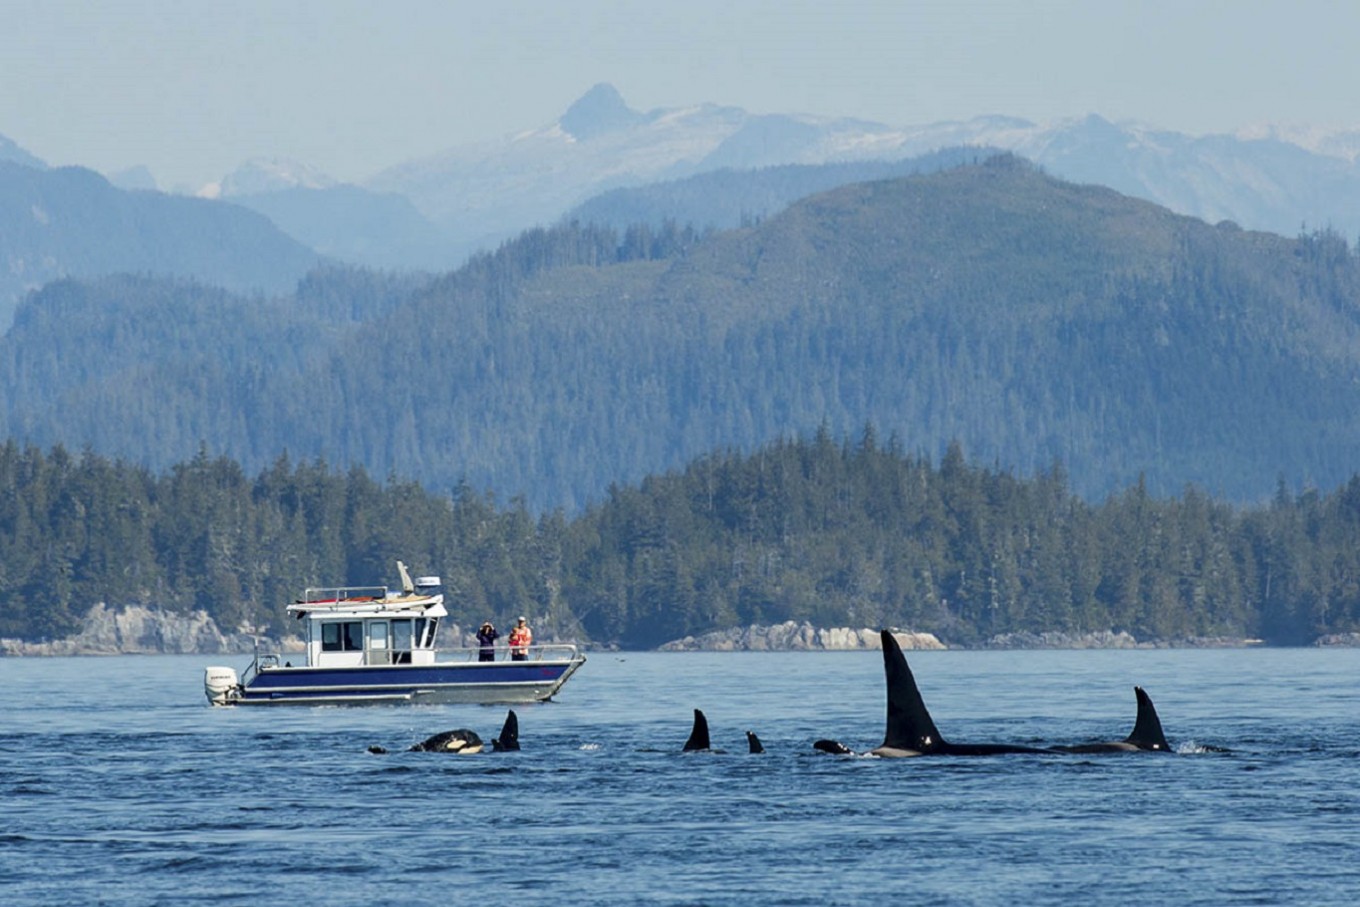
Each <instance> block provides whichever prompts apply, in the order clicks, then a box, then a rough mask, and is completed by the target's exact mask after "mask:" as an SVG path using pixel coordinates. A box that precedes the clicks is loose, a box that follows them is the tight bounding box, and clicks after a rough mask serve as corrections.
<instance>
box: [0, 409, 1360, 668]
mask: <svg viewBox="0 0 1360 907" xmlns="http://www.w3.org/2000/svg"><path fill="white" fill-rule="evenodd" d="M398 558H401V559H403V560H405V561H406V562H407V563H409V564H410V565H411V566H412V569H413V570H416V571H419V572H422V573H425V572H430V573H439V574H442V576H443V577H444V579H445V583H446V586H447V587H448V588H449V590H450V591H451V593H452V594H451V595H450V596H449V597H450V599H451V602H450V604H451V608H450V610H451V613H452V615H453V618H454V619H455V620H457V621H460V622H462V623H464V624H467V623H471V622H475V621H479V620H481V619H483V618H486V617H492V618H494V619H497V620H501V621H503V620H505V619H506V618H508V617H510V616H513V615H515V614H518V613H521V612H527V613H530V614H532V615H534V621H535V623H537V624H538V625H539V627H540V629H541V632H543V633H544V634H545V635H546V634H558V635H561V636H564V637H574V638H578V639H582V640H589V641H592V642H595V643H598V644H618V645H620V646H623V647H651V646H655V645H657V644H660V643H662V642H664V641H667V640H670V639H674V638H678V637H681V636H684V635H688V634H693V633H700V632H705V631H708V630H713V629H719V628H727V627H732V626H741V625H747V624H751V623H773V622H779V621H784V620H790V619H792V620H800V621H801V620H807V621H811V622H812V623H814V624H816V625H820V626H846V625H849V626H856V627H859V626H869V627H875V626H880V625H883V626H898V627H902V628H910V629H914V630H921V631H930V632H934V633H936V634H937V635H939V636H940V637H941V638H942V639H944V640H946V641H947V642H950V643H952V644H962V645H968V644H977V643H980V642H983V641H985V640H987V639H988V638H990V637H992V636H994V635H997V634H1003V633H1009V632H1017V631H1036V632H1037V631H1047V630H1056V631H1068V632H1076V633H1080V632H1087V631H1100V630H1116V631H1118V630H1127V631H1129V632H1131V633H1132V634H1134V635H1135V636H1137V637H1138V638H1140V639H1153V640H1174V639H1184V638H1190V637H1203V636H1227V637H1259V638H1261V639H1264V640H1265V641H1267V642H1269V643H1273V644H1304V643H1308V642H1310V641H1312V640H1313V639H1315V638H1316V637H1318V636H1319V635H1321V634H1326V633H1335V632H1349V631H1356V630H1360V476H1357V477H1353V478H1351V479H1350V481H1348V482H1347V483H1346V484H1344V485H1343V486H1341V487H1340V488H1338V489H1336V490H1335V491H1331V492H1322V491H1316V490H1310V491H1306V492H1304V493H1302V494H1291V493H1290V492H1288V491H1287V490H1286V487H1285V484H1284V483H1283V481H1281V484H1280V487H1279V491H1278V493H1277V494H1276V496H1275V498H1274V500H1272V501H1271V502H1269V503H1268V504H1264V505H1260V506H1253V507H1245V508H1242V507H1235V506H1231V505H1229V504H1226V503H1223V502H1222V501H1219V500H1216V499H1214V498H1213V497H1211V496H1209V495H1208V494H1206V493H1204V492H1202V491H1200V490H1197V489H1195V488H1193V487H1187V488H1186V489H1185V490H1184V491H1183V492H1182V493H1181V494H1179V495H1177V496H1173V497H1155V496H1153V495H1151V494H1149V492H1148V490H1147V488H1146V486H1145V485H1144V484H1143V483H1141V482H1139V483H1136V484H1134V485H1132V486H1131V487H1128V488H1126V489H1124V490H1122V491H1120V492H1118V493H1115V494H1113V495H1111V496H1109V497H1108V498H1107V499H1105V500H1104V501H1103V502H1101V503H1088V502H1086V501H1085V500H1084V499H1083V498H1081V497H1080V496H1078V495H1076V494H1075V493H1074V492H1073V491H1072V490H1071V489H1070V488H1069V486H1068V479H1067V476H1066V473H1065V471H1064V469H1063V467H1062V466H1061V465H1060V464H1057V463H1054V464H1053V465H1052V466H1051V467H1049V468H1048V469H1046V470H1044V471H1041V472H1040V473H1038V474H1036V475H1034V476H1033V477H1029V478H1021V477H1017V476H1016V475H1014V474H1012V473H1010V472H1008V471H1004V470H998V469H989V468H984V467H980V466H977V465H975V464H970V463H969V462H967V460H966V459H965V457H964V455H963V453H962V451H961V449H960V448H959V447H958V446H957V445H952V446H951V447H950V448H949V450H948V451H947V453H946V454H945V455H944V457H943V458H942V459H941V460H940V462H939V463H938V464H936V463H932V462H931V460H930V458H928V457H924V456H921V455H919V454H915V453H911V452H909V451H908V450H907V449H906V447H905V445H904V444H903V443H902V442H901V441H899V440H898V439H896V438H889V439H888V440H887V441H886V442H885V441H882V440H881V439H880V438H879V437H878V435H877V432H876V431H875V430H874V429H873V428H872V427H869V428H865V429H864V430H863V432H862V434H861V435H860V436H859V437H857V438H855V439H850V440H836V439H835V438H833V437H832V435H831V433H830V432H829V431H827V430H826V429H825V428H823V430H821V431H819V432H818V433H816V434H815V436H812V437H809V438H802V439H786V440H782V441H777V442H774V443H772V444H769V445H766V446H764V447H763V448H761V449H759V450H758V451H756V452H754V453H740V452H735V451H726V452H715V453H713V454H710V455H708V456H704V457H701V458H698V459H696V460H694V461H692V462H691V463H689V464H688V465H687V466H686V467H684V468H683V469H681V470H677V471H673V472H670V473H665V474H659V475H654V476H651V477H648V478H646V479H645V480H643V481H642V482H640V483H637V484H634V485H627V486H622V485H616V486H613V487H611V488H610V489H609V491H608V493H607V494H606V495H605V497H604V499H603V500H602V501H601V502H600V503H599V504H597V505H594V506H591V507H589V508H587V509H586V510H585V511H584V512H582V513H580V514H579V515H576V516H574V517H572V518H570V519H569V518H567V516H565V515H564V514H563V513H561V512H552V513H548V514H545V515H542V516H538V517H535V516H533V515H532V514H531V511H530V510H529V508H528V507H527V506H526V504H525V502H524V501H523V500H522V499H515V500H509V501H500V500H498V499H497V498H496V497H495V496H494V495H492V494H490V493H479V492H477V491H474V490H473V489H472V488H470V487H469V486H468V485H467V484H466V483H462V484H460V485H458V486H457V487H456V488H455V489H454V491H453V492H452V494H450V495H436V494H431V493H429V492H428V491H426V490H424V489H423V488H422V486H420V485H418V484H416V483H414V482H410V481H403V480H400V479H397V478H392V477H389V478H387V479H386V480H381V481H380V480H376V479H374V478H372V477H371V476H370V475H368V473H367V472H366V471H365V470H363V469H361V468H357V467H355V468H350V469H347V470H343V471H342V470H337V469H333V468H331V467H329V466H328V465H327V464H325V463H324V462H322V461H312V462H294V461H292V460H290V459H289V458H288V457H287V456H283V457H280V458H278V459H277V460H276V461H275V462H274V463H273V464H272V465H270V466H268V467H267V468H265V469H263V470H261V471H260V472H259V473H258V474H255V475H249V474H247V472H246V471H245V470H244V469H243V468H242V467H241V466H240V465H239V464H238V463H237V462H235V461H234V460H231V459H229V458H227V457H224V456H213V455H211V454H210V453H209V452H208V451H206V450H200V452H199V453H198V455H197V456H195V457H193V458H192V459H190V460H188V461H185V462H182V463H178V464H175V465H174V466H173V467H172V468H170V469H168V470H167V471H165V472H162V473H153V472H151V471H149V470H147V469H146V468H145V467H142V466H139V465H134V464H130V463H127V462H124V461H119V460H109V459H106V458H105V457H102V456H100V455H98V454H96V453H93V452H91V451H85V452H83V453H80V454H72V453H71V452H69V451H67V450H65V449H64V448H62V447H60V446H57V447H53V448H51V449H50V450H47V451H43V450H41V449H39V448H36V447H25V446H20V445H18V444H16V443H14V442H10V443H8V444H6V445H4V446H3V447H0V636H5V637H20V638H26V639H41V638H54V637H60V636H63V635H65V634H68V633H70V632H71V631H72V630H74V629H75V628H76V627H77V625H78V623H79V621H80V619H81V617H82V616H83V614H84V612H85V611H86V610H87V609H88V608H89V607H90V606H91V605H93V604H94V603H96V602H106V603H108V604H109V605H113V606H117V605H128V604H149V605H154V606H158V607H161V608H164V609H167V610H171V611H178V612H187V611H192V610H197V609H203V610H206V611H207V612H208V613H209V614H211V615H212V616H213V617H214V618H215V619H216V620H217V621H218V622H219V624H221V625H222V626H224V627H226V628H235V627H238V626H241V625H251V626H255V627H259V628H263V629H266V630H267V631H269V632H272V633H284V632H287V631H288V628H287V627H285V626H282V625H281V621H282V620H283V605H284V604H285V603H287V602H289V601H291V600H293V598H294V597H295V596H296V595H297V593H298V592H299V591H300V590H301V589H302V588H303V587H305V586H308V585H330V584H336V583H341V582H348V583H355V584H371V583H375V582H379V583H381V582H389V583H390V582H392V581H393V572H394V566H393V563H394V561H395V560H396V559H398Z"/></svg>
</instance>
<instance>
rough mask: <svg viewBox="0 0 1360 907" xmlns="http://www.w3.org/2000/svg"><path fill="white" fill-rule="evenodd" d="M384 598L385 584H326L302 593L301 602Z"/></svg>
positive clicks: (385, 592) (382, 599)
mask: <svg viewBox="0 0 1360 907" xmlns="http://www.w3.org/2000/svg"><path fill="white" fill-rule="evenodd" d="M386 599H387V587H386V586H327V587H322V588H316V589H307V590H306V591H304V592H303V593H302V604H305V605H312V604H327V603H332V602H333V603H339V602H354V601H379V602H380V601H385V600H386Z"/></svg>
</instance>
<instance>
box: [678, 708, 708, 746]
mask: <svg viewBox="0 0 1360 907" xmlns="http://www.w3.org/2000/svg"><path fill="white" fill-rule="evenodd" d="M706 749H709V745H708V719H707V718H705V717H704V713H703V712H701V711H699V710H698V709H695V710H694V730H692V731H690V732H689V739H688V740H686V741H685V750H684V751H685V752H687V753H689V752H693V751H695V750H706Z"/></svg>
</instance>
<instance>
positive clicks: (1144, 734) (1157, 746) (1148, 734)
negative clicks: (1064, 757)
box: [1053, 687, 1171, 753]
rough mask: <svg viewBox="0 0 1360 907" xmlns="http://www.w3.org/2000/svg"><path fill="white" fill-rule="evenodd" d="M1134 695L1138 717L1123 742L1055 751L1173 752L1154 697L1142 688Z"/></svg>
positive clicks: (1116, 741) (1097, 743)
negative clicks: (1153, 702) (1158, 715)
mask: <svg viewBox="0 0 1360 907" xmlns="http://www.w3.org/2000/svg"><path fill="white" fill-rule="evenodd" d="M1133 695H1134V696H1135V697H1136V698H1137V700H1138V717H1137V718H1135V719H1134V721H1133V732H1132V733H1130V734H1129V736H1127V737H1125V738H1124V739H1123V740H1105V741H1100V742H1096V743H1077V744H1073V745H1071V746H1055V747H1053V749H1055V750H1058V751H1059V752H1063V753H1129V752H1139V751H1144V752H1152V753H1169V752H1171V744H1169V743H1167V742H1166V735H1165V734H1163V733H1162V721H1161V719H1160V718H1158V717H1157V709H1156V707H1155V706H1154V705H1153V704H1152V697H1150V696H1148V694H1147V692H1146V691H1145V690H1144V689H1143V688H1142V687H1134V688H1133Z"/></svg>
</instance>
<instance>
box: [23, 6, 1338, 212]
mask: <svg viewBox="0 0 1360 907" xmlns="http://www.w3.org/2000/svg"><path fill="white" fill-rule="evenodd" d="M1357 47H1360V3H1356V2H1353V0H1288V2H1266V0H1240V2H1203V0H1199V2H1197V0H1171V2H1163V0H1153V2H1123V0H1104V2H1102V0H1089V2H1068V0H1029V2H1007V3H1002V2H991V0H946V2H920V3H918V2H910V0H882V2H854V0H851V2H836V0H809V2H802V0H784V2H761V0H674V2H651V3H643V2H621V0H555V2H554V0H545V2H537V3H526V2H518V0H483V2H475V3H474V2H402V0H382V2H358V0H325V2H320V0H317V2H312V0H300V2H299V0H293V2H290V0H269V2H257V0H231V2H221V0H217V2H212V3H206V2H197V0H174V2H162V0H127V2H103V3H101V2H91V0H84V2H69V0H0V135H5V136H8V137H9V138H10V139H12V140H14V141H15V142H17V143H18V144H19V145H20V146H22V147H24V148H26V149H27V150H29V151H30V152H32V153H33V154H35V155H37V156H38V157H40V158H43V159H44V160H46V161H47V162H48V163H50V164H54V165H61V164H82V165H84V166H88V167H92V168H94V169H96V170H101V171H104V172H111V171H116V170H120V169H123V168H127V167H131V166H133V165H136V164H145V165H147V166H148V167H150V168H151V170H152V172H153V173H154V174H155V176H156V178H157V179H158V181H159V182H160V183H161V184H162V185H163V186H176V185H178V186H184V185H189V184H193V185H197V184H201V183H204V182H207V181H210V180H215V179H218V178H220V177H221V176H223V175H225V174H226V173H228V172H230V171H231V170H233V169H235V168H236V167H237V166H238V165H239V164H240V163H241V162H243V161H244V160H246V159H248V158H252V157H286V158H293V159H297V160H300V161H303V162H306V163H309V164H312V165H313V166H316V167H318V168H320V169H322V170H324V171H326V172H327V173H329V174H331V175H332V176H334V177H337V178H340V179H345V180H356V181H357V180H362V179H364V178H366V177H368V176H370V175H372V174H373V173H376V172H377V171H379V170H381V169H383V168H384V167H386V166H388V165H391V164H395V163H398V162H401V161H405V160H410V159H412V158H418V157H424V156H427V155H430V154H433V153H436V152H438V151H441V150H444V149H446V148H450V147H452V146H454V145H459V144H464V143H467V142H475V141H479V140H484V139H491V138H497V137H499V136H502V135H505V134H507V133H512V132H517V131H520V130H524V129H530V128H534V127H537V126H541V125H544V124H546V123H549V122H551V121H553V120H555V119H556V118H557V117H558V116H559V115H560V114H561V113H562V112H563V111H564V110H565V109H566V107H567V106H568V105H569V104H570V103H571V102H572V101H573V100H575V99H576V98H577V97H579V96H580V95H581V94H583V93H584V92H585V91H586V90H587V89H588V88H590V86H591V85H593V84H595V83H596V82H611V83H613V84H614V85H615V86H616V87H617V88H618V90H619V91H620V92H621V93H622V94H623V96H624V98H625V99H626V100H627V102H628V103H629V105H630V106H632V107H634V108H637V109H639V110H648V109H651V108H655V107H678V106H685V105H689V104H694V103H699V102H703V101H712V102H716V103H720V104H730V105H734V106H738V107H743V108H746V109H747V110H750V111H752V112H757V113H815V114H827V115H838V116H856V117H862V118H865V119H870V120H877V121H879V122H884V123H889V124H893V125H906V124H915V123H927V122H933V121H937V120H950V119H967V118H969V117H973V116H976V115H979V114H987V113H1004V114H1010V115H1014V116H1020V117H1025V118H1027V119H1033V120H1046V119H1051V118H1055V117H1067V116H1080V115H1084V114H1087V113H1098V114H1100V115H1102V116H1104V117H1106V118H1108V119H1111V120H1124V119H1134V120H1139V121H1143V122H1146V123H1149V124H1152V125H1156V126H1161V127H1165V128H1169V129H1175V130H1179V131H1183V132H1190V133H1195V134H1202V133H1206V132H1223V131H1230V130H1233V129H1235V128H1238V127H1241V126H1247V125H1252V124H1257V123H1262V122H1277V123H1314V124H1357V123H1360V52H1357Z"/></svg>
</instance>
